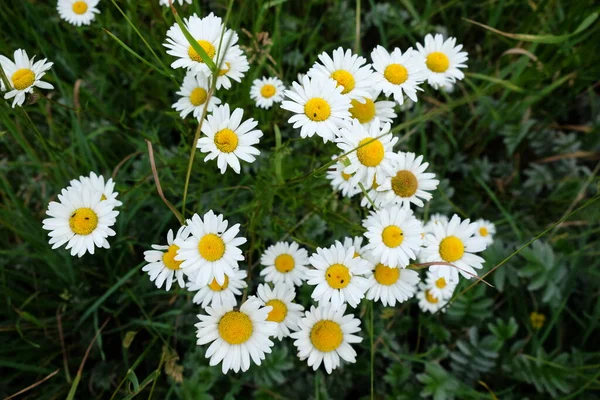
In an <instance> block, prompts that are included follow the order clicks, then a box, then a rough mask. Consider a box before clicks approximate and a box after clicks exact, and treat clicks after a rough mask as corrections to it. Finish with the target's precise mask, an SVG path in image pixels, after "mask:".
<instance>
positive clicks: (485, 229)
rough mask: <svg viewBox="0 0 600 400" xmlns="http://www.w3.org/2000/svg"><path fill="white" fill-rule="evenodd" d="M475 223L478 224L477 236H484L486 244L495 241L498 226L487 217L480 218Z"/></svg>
mask: <svg viewBox="0 0 600 400" xmlns="http://www.w3.org/2000/svg"><path fill="white" fill-rule="evenodd" d="M475 224H476V225H477V230H476V231H475V236H476V237H480V238H483V240H484V241H485V244H486V246H489V245H490V244H492V243H494V235H495V234H496V226H495V225H494V224H492V223H491V222H490V221H487V220H485V219H478V220H477V221H475Z"/></svg>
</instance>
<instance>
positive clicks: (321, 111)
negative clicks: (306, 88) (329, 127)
mask: <svg viewBox="0 0 600 400" xmlns="http://www.w3.org/2000/svg"><path fill="white" fill-rule="evenodd" d="M304 114H306V116H307V117H308V119H310V120H311V121H316V122H321V121H325V120H326V119H327V118H329V116H330V115H331V107H329V103H327V102H326V101H325V100H323V99H322V98H320V97H314V98H312V99H310V100H308V101H307V102H306V104H305V105H304Z"/></svg>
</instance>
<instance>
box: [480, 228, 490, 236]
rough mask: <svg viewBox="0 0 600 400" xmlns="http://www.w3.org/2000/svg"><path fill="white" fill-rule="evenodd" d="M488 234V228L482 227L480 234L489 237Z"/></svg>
mask: <svg viewBox="0 0 600 400" xmlns="http://www.w3.org/2000/svg"><path fill="white" fill-rule="evenodd" d="M488 233H489V232H488V230H487V228H486V227H485V226H482V227H481V228H479V234H480V235H481V236H487V235H488Z"/></svg>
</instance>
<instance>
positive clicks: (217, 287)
mask: <svg viewBox="0 0 600 400" xmlns="http://www.w3.org/2000/svg"><path fill="white" fill-rule="evenodd" d="M227 286H229V277H228V276H227V275H225V282H223V284H222V285H219V282H217V279H216V278H215V279H213V280H212V282H211V283H210V284H209V285H208V287H209V288H210V289H211V290H212V291H213V292H222V291H223V290H225V289H227Z"/></svg>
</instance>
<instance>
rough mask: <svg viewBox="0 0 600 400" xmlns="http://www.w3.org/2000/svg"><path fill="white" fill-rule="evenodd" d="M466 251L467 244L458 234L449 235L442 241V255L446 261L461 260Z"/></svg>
mask: <svg viewBox="0 0 600 400" xmlns="http://www.w3.org/2000/svg"><path fill="white" fill-rule="evenodd" d="M464 253H465V245H464V244H463V242H462V240H460V239H459V238H457V237H456V236H448V237H446V238H444V239H442V241H441V242H440V256H442V260H444V261H446V262H450V263H451V262H454V261H457V260H460V259H461V258H462V256H463V254H464Z"/></svg>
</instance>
